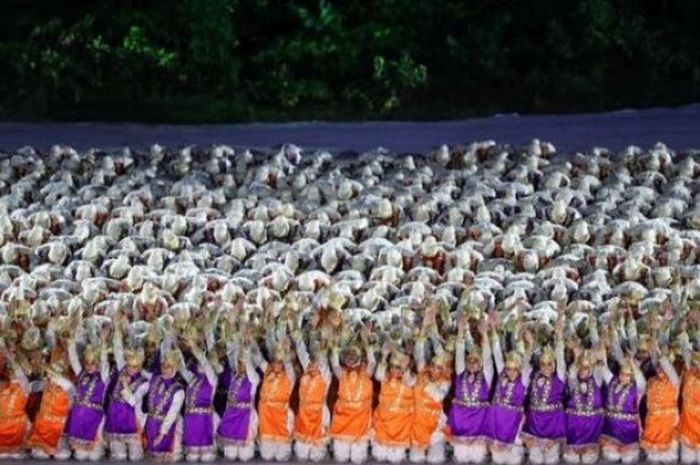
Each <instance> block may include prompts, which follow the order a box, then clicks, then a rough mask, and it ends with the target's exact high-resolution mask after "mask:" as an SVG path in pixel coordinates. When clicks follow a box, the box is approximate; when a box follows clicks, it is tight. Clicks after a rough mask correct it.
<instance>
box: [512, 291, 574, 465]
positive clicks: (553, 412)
mask: <svg viewBox="0 0 700 465" xmlns="http://www.w3.org/2000/svg"><path fill="white" fill-rule="evenodd" d="M564 309H565V303H564V302H563V301H560V302H558V313H559V316H558V319H557V322H556V325H555V330H554V333H555V334H554V335H555V349H554V350H552V349H551V347H549V346H545V348H544V349H543V350H542V353H541V354H540V357H539V370H537V372H536V373H535V376H534V378H533V380H532V382H531V383H530V405H529V408H528V411H527V415H526V417H525V425H524V427H523V442H524V443H525V445H526V446H527V450H528V455H529V459H530V462H532V463H533V464H543V463H546V464H554V463H557V462H558V461H559V455H560V444H561V443H563V442H565V440H566V417H565V414H564V390H565V387H566V361H565V360H564Z"/></svg>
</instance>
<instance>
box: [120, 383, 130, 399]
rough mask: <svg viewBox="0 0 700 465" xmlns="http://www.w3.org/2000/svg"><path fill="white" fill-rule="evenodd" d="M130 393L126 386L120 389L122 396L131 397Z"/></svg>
mask: <svg viewBox="0 0 700 465" xmlns="http://www.w3.org/2000/svg"><path fill="white" fill-rule="evenodd" d="M131 394H132V392H131V389H129V387H128V386H127V387H124V388H122V390H121V395H122V398H124V399H128V398H129V397H131Z"/></svg>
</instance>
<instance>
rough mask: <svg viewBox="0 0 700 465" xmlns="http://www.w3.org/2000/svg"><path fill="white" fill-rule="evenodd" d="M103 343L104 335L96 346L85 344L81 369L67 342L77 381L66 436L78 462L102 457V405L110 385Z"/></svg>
mask: <svg viewBox="0 0 700 465" xmlns="http://www.w3.org/2000/svg"><path fill="white" fill-rule="evenodd" d="M105 340H106V333H103V334H102V343H101V344H100V345H99V346H98V345H93V344H88V345H87V346H86V347H85V349H84V351H83V361H84V365H83V364H81V363H80V358H79V357H78V352H77V348H76V343H75V339H71V340H70V341H69V342H68V359H69V361H70V364H71V367H72V368H73V373H75V374H76V375H77V376H78V380H77V389H76V393H75V400H74V402H73V405H72V407H71V411H70V416H69V418H68V423H67V425H66V435H67V436H68V444H69V445H70V448H71V449H72V450H73V455H74V456H75V458H76V459H78V460H80V461H83V460H90V461H93V462H94V461H97V460H100V459H101V458H102V457H103V456H104V438H103V429H104V418H105V415H104V402H105V395H106V389H107V383H108V382H109V362H108V361H107V350H106V347H105V345H104V342H105Z"/></svg>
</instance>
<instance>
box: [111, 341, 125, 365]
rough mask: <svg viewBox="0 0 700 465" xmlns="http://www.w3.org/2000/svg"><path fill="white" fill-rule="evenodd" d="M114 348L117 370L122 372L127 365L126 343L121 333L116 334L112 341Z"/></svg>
mask: <svg viewBox="0 0 700 465" xmlns="http://www.w3.org/2000/svg"><path fill="white" fill-rule="evenodd" d="M112 346H113V349H114V361H115V362H116V364H117V370H119V371H121V370H122V369H123V368H124V365H126V361H125V360H124V343H123V341H122V334H121V331H115V332H114V339H112Z"/></svg>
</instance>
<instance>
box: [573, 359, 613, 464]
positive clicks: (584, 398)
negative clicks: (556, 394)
mask: <svg viewBox="0 0 700 465" xmlns="http://www.w3.org/2000/svg"><path fill="white" fill-rule="evenodd" d="M575 355H576V360H575V364H574V365H572V366H571V368H570V369H569V379H568V384H569V398H568V400H567V404H566V446H565V449H564V461H565V462H567V463H583V464H592V463H596V462H597V461H598V457H599V456H600V435H601V434H602V432H603V422H604V420H605V409H604V399H603V382H604V381H603V370H602V369H601V368H600V367H599V366H598V364H599V363H600V364H602V363H605V360H606V358H607V355H606V353H605V349H602V350H601V351H598V352H597V353H596V352H591V351H588V350H584V351H581V350H580V349H578V348H577V349H576V350H575ZM596 362H598V363H596Z"/></svg>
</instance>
